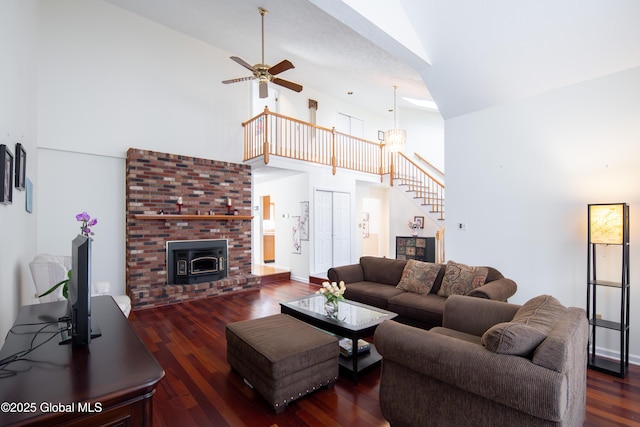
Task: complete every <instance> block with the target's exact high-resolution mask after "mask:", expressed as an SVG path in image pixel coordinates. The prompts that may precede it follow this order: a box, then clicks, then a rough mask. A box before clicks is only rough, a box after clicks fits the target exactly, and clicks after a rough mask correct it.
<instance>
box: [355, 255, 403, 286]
mask: <svg viewBox="0 0 640 427" xmlns="http://www.w3.org/2000/svg"><path fill="white" fill-rule="evenodd" d="M406 263H407V261H406V260H400V259H393V258H380V257H373V256H363V257H361V258H360V265H361V266H362V275H363V278H364V281H365V282H376V283H384V284H385V285H393V286H396V285H397V284H398V282H399V281H400V278H401V277H402V271H403V270H404V266H405V265H406Z"/></svg>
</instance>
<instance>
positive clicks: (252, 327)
mask: <svg viewBox="0 0 640 427" xmlns="http://www.w3.org/2000/svg"><path fill="white" fill-rule="evenodd" d="M226 337H227V361H228V362H229V365H231V367H232V368H233V369H234V370H235V371H237V372H238V373H239V374H240V375H241V376H242V377H243V378H244V380H245V382H247V383H248V384H249V385H250V386H251V387H253V388H254V389H255V390H256V391H257V392H258V393H260V395H262V397H264V398H265V399H266V400H267V402H269V405H271V406H272V407H273V409H274V410H275V412H276V413H280V412H282V411H283V410H284V409H285V407H286V406H287V404H288V403H290V402H291V401H292V400H295V399H298V398H299V397H302V396H304V395H306V394H308V393H311V392H312V391H315V390H317V389H319V388H321V387H332V386H333V384H334V383H335V382H336V380H337V378H338V357H339V354H340V349H339V347H338V339H337V338H336V337H334V336H331V335H329V334H326V333H324V332H322V331H320V330H318V329H316V328H314V327H313V326H310V325H307V324H306V323H304V322H302V321H300V320H297V319H294V318H293V317H291V316H288V315H286V314H276V315H273V316H268V317H263V318H260V319H251V320H244V321H241V322H235V323H230V324H228V325H227V327H226Z"/></svg>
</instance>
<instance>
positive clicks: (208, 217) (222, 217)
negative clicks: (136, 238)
mask: <svg viewBox="0 0 640 427" xmlns="http://www.w3.org/2000/svg"><path fill="white" fill-rule="evenodd" d="M133 217H134V218H135V219H143V220H158V219H160V220H162V219H164V220H169V219H183V220H195V221H234V220H239V221H250V220H252V219H253V217H252V216H247V215H182V214H180V215H177V214H163V215H160V214H136V215H134V216H133Z"/></svg>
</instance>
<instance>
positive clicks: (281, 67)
mask: <svg viewBox="0 0 640 427" xmlns="http://www.w3.org/2000/svg"><path fill="white" fill-rule="evenodd" d="M258 11H259V12H260V15H261V16H262V62H261V63H260V64H256V65H253V66H251V65H249V63H248V62H246V61H244V60H243V59H242V58H239V57H237V56H232V57H231V59H232V60H234V61H235V62H237V63H238V64H240V65H242V66H243V67H244V68H246V69H247V70H249V71H251V72H252V73H253V76H250V77H240V78H237V79H230V80H223V82H222V83H224V84H229V83H237V82H243V81H247V80H253V79H258V80H259V82H260V83H259V90H260V98H266V97H267V96H269V92H268V88H267V82H272V83H275V84H277V85H280V86H284V87H286V88H287V89H291V90H293V91H296V92H300V91H302V86H300V85H299V84H297V83H293V82H290V81H288V80H283V79H281V78H278V77H275V76H276V75H277V74H280V73H282V72H283V71H287V70H288V69H290V68H295V67H294V66H293V64H292V63H291V61H289V60H288V59H285V60H283V61H281V62H279V63H277V64H276V65H274V66H273V67H270V66H269V65H267V64H265V63H264V15H266V14H267V12H268V11H267V10H266V9H263V8H261V7H259V8H258Z"/></svg>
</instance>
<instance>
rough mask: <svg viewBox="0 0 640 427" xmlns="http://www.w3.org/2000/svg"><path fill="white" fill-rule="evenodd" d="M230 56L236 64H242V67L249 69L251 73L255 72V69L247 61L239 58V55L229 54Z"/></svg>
mask: <svg viewBox="0 0 640 427" xmlns="http://www.w3.org/2000/svg"><path fill="white" fill-rule="evenodd" d="M230 58H231V59H232V60H234V61H235V62H237V63H238V64H240V65H242V66H243V67H244V68H246V69H247V70H249V71H251V72H253V73H255V72H256V69H255V68H253V65H251V64H249V63H248V62H247V61H245V60H244V59H242V58H239V57H237V56H231V57H230Z"/></svg>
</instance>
